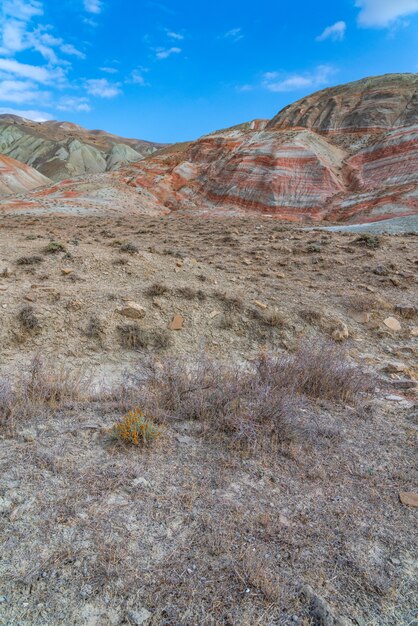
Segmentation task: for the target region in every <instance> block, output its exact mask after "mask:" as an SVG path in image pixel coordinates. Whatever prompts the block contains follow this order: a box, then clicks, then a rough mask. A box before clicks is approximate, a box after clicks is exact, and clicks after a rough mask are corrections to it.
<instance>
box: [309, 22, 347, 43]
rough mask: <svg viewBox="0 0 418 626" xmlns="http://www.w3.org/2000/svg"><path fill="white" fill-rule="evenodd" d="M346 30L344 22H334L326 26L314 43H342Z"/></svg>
mask: <svg viewBox="0 0 418 626" xmlns="http://www.w3.org/2000/svg"><path fill="white" fill-rule="evenodd" d="M346 30H347V24H346V23H345V22H335V24H333V25H332V26H327V28H325V30H324V31H323V32H322V33H321V34H320V35H318V37H317V38H316V41H325V40H326V39H332V41H342V40H343V39H344V37H345V31H346Z"/></svg>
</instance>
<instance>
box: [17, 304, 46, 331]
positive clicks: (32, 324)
mask: <svg viewBox="0 0 418 626" xmlns="http://www.w3.org/2000/svg"><path fill="white" fill-rule="evenodd" d="M18 319H19V323H20V325H21V326H22V328H24V330H26V331H27V332H36V331H38V330H40V328H41V323H40V321H39V319H38V318H37V317H36V315H35V311H34V310H33V307H32V306H30V305H25V306H24V307H22V309H21V310H20V311H19V315H18Z"/></svg>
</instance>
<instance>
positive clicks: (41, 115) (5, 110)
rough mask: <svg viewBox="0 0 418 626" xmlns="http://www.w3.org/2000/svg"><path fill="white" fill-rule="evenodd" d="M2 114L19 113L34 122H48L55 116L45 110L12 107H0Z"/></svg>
mask: <svg viewBox="0 0 418 626" xmlns="http://www.w3.org/2000/svg"><path fill="white" fill-rule="evenodd" d="M0 115H18V116H19V117H24V118H25V119H27V120H32V121H33V122H46V121H47V120H52V119H53V116H52V115H51V114H50V113H46V112H45V111H34V110H32V109H29V110H27V109H25V110H23V109H10V108H9V107H0Z"/></svg>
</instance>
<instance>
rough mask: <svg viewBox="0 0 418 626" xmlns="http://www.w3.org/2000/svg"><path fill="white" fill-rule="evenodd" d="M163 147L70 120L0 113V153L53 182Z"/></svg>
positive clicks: (98, 170) (135, 158) (113, 166)
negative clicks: (26, 117) (92, 128)
mask: <svg viewBox="0 0 418 626" xmlns="http://www.w3.org/2000/svg"><path fill="white" fill-rule="evenodd" d="M163 147H165V145H163V144H156V143H152V142H149V141H142V140H140V139H127V138H125V137H118V136H117V135H112V134H111V133H107V132H105V131H102V130H87V129H85V128H83V127H82V126H78V125H77V124H72V123H70V122H57V121H50V122H32V121H31V120H27V119H25V118H22V117H18V116H17V115H0V154H5V155H7V156H10V157H12V158H14V159H17V160H18V161H21V162H22V163H26V164H27V165H30V166H31V167H34V168H35V169H37V170H38V172H41V173H42V174H44V175H45V176H47V177H48V178H50V179H51V180H53V181H59V180H63V179H66V178H74V177H75V176H79V175H83V174H93V173H94V174H97V173H101V172H106V171H110V170H114V169H117V168H118V167H120V166H121V165H123V164H126V163H131V162H134V161H139V160H140V159H143V158H144V157H146V156H149V155H150V154H152V153H153V152H155V151H156V150H158V149H159V148H163Z"/></svg>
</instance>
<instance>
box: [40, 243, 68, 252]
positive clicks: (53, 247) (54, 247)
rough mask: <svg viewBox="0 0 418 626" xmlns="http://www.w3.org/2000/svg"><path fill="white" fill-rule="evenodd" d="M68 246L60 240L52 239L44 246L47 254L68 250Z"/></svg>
mask: <svg viewBox="0 0 418 626" xmlns="http://www.w3.org/2000/svg"><path fill="white" fill-rule="evenodd" d="M66 250H67V249H66V247H65V246H64V244H63V243H60V242H59V241H50V242H49V244H48V245H47V246H45V248H44V250H43V251H44V253H45V254H57V252H66Z"/></svg>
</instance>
